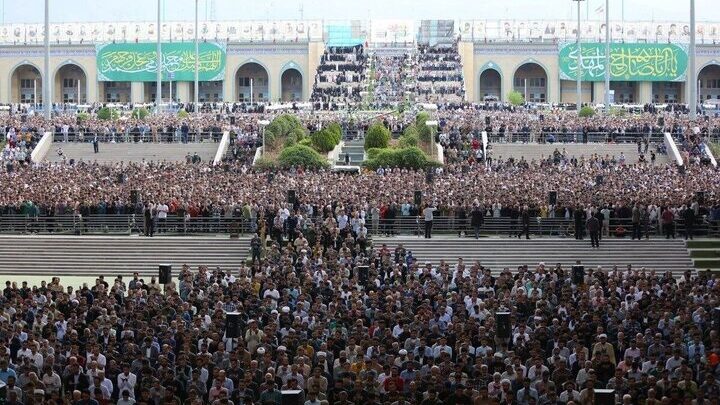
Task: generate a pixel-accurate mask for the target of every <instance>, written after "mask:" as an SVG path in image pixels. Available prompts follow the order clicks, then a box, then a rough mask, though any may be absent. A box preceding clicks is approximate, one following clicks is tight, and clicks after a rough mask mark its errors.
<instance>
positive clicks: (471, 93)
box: [458, 41, 480, 102]
mask: <svg viewBox="0 0 720 405" xmlns="http://www.w3.org/2000/svg"><path fill="white" fill-rule="evenodd" d="M458 53H459V54H460V62H461V63H462V72H463V81H464V82H465V101H468V102H473V101H480V100H478V97H479V96H480V95H479V94H476V93H477V87H476V86H477V83H476V80H477V79H478V78H477V77H475V44H474V43H473V42H472V41H461V42H459V43H458Z"/></svg>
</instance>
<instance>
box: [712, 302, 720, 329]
mask: <svg viewBox="0 0 720 405" xmlns="http://www.w3.org/2000/svg"><path fill="white" fill-rule="evenodd" d="M712 321H713V327H714V328H715V331H716V332H717V333H720V307H716V308H713V310H712Z"/></svg>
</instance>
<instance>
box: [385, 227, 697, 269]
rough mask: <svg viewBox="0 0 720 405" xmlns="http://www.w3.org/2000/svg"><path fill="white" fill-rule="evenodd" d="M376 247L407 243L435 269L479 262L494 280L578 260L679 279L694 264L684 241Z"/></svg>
mask: <svg viewBox="0 0 720 405" xmlns="http://www.w3.org/2000/svg"><path fill="white" fill-rule="evenodd" d="M374 243H375V246H376V247H379V246H381V245H382V244H383V243H386V244H387V245H388V247H389V248H390V249H391V250H394V249H395V247H396V246H397V245H398V243H402V244H403V246H404V247H405V249H407V250H411V251H412V252H413V256H414V257H416V258H417V259H418V260H420V261H421V262H424V261H426V260H429V261H431V262H432V263H433V264H437V263H439V262H440V260H441V259H445V261H446V262H449V263H456V262H457V259H458V258H460V257H462V258H463V260H464V261H465V263H473V262H474V261H476V260H477V261H480V263H481V264H482V265H484V266H486V267H489V268H490V269H491V270H492V271H493V273H495V274H497V273H499V272H501V271H502V270H503V269H504V268H505V267H508V268H510V270H512V271H515V270H517V267H518V266H521V265H524V264H526V265H528V267H529V268H530V269H534V268H535V266H537V264H538V263H540V262H544V263H545V265H546V267H548V266H549V267H551V268H552V267H555V265H556V264H557V263H560V264H562V266H563V268H565V269H569V268H570V266H572V265H573V264H575V261H576V260H581V261H582V263H583V264H584V265H585V266H586V268H588V267H593V268H596V267H597V266H602V268H603V270H605V271H610V270H612V267H613V266H614V265H617V266H618V267H619V268H623V269H624V268H626V267H627V265H628V264H631V265H632V266H633V267H634V268H637V269H639V268H641V267H645V268H646V269H647V270H655V271H656V272H665V271H668V270H669V271H672V272H673V274H674V275H676V276H680V275H681V274H682V273H683V272H685V271H686V270H692V269H693V262H692V260H691V259H690V255H689V254H688V250H687V248H686V247H685V243H684V241H683V240H682V239H671V240H666V239H650V240H641V241H633V240H629V239H616V238H604V239H603V240H602V241H601V242H600V248H599V249H592V248H591V247H590V239H589V238H585V239H584V240H581V241H578V240H575V239H571V238H537V239H530V240H526V239H517V238H509V237H497V238H481V239H478V240H476V239H474V238H457V237H454V236H440V237H437V238H433V239H424V238H417V237H414V238H410V237H407V238H375V239H374Z"/></svg>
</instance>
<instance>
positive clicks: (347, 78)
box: [310, 45, 368, 110]
mask: <svg viewBox="0 0 720 405" xmlns="http://www.w3.org/2000/svg"><path fill="white" fill-rule="evenodd" d="M367 60H368V56H367V54H366V52H365V48H364V47H363V46H362V45H357V46H348V47H339V46H338V47H335V46H333V47H329V48H328V49H327V50H326V51H325V53H324V54H323V55H322V57H321V58H320V64H319V65H318V68H317V73H316V74H315V84H314V85H313V92H312V96H311V97H310V102H311V103H312V104H313V106H314V108H315V109H317V110H336V109H337V108H338V104H343V105H349V104H355V103H357V102H359V101H361V96H360V92H361V90H362V85H363V82H364V81H365V79H366V75H367V66H368V64H367Z"/></svg>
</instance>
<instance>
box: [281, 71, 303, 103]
mask: <svg viewBox="0 0 720 405" xmlns="http://www.w3.org/2000/svg"><path fill="white" fill-rule="evenodd" d="M302 79H303V78H302V73H300V71H298V70H297V69H287V70H286V71H284V72H283V74H282V76H281V77H280V100H281V101H283V102H286V101H300V100H302V95H303V89H302V82H303V80H302Z"/></svg>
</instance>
